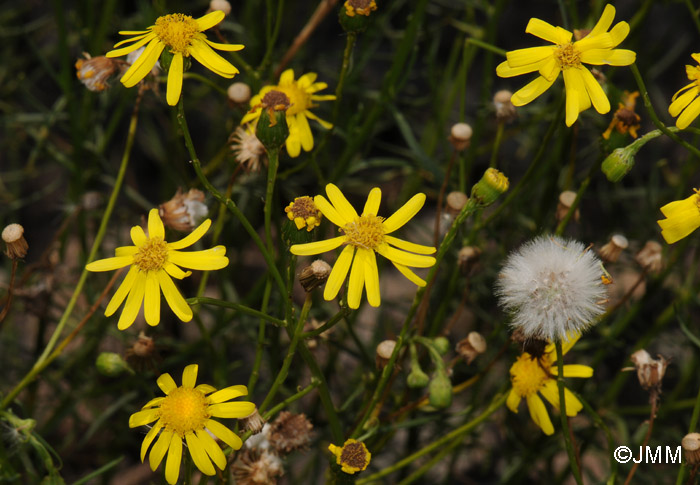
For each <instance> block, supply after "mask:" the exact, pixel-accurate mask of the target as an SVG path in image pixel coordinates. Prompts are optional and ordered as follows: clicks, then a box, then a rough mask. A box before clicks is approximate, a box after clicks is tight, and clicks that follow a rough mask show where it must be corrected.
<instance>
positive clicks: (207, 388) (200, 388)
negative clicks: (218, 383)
mask: <svg viewBox="0 0 700 485" xmlns="http://www.w3.org/2000/svg"><path fill="white" fill-rule="evenodd" d="M195 389H197V390H198V391H202V392H203V393H204V395H205V396H206V395H207V394H211V393H212V392H216V387H214V386H210V385H209V384H199V385H197V387H195Z"/></svg>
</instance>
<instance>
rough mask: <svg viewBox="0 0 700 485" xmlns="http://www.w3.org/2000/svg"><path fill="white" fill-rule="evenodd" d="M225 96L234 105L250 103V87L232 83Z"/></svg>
mask: <svg viewBox="0 0 700 485" xmlns="http://www.w3.org/2000/svg"><path fill="white" fill-rule="evenodd" d="M226 3H228V2H226ZM226 94H228V99H230V100H231V101H233V102H234V103H236V104H245V103H247V102H248V101H250V95H251V91H250V86H248V85H247V84H246V83H241V82H237V83H233V84H231V85H230V86H229V87H228V89H227V90H226Z"/></svg>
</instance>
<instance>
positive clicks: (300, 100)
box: [241, 69, 335, 158]
mask: <svg viewBox="0 0 700 485" xmlns="http://www.w3.org/2000/svg"><path fill="white" fill-rule="evenodd" d="M316 76H317V74H316V73H315V72H307V73H306V74H304V75H303V76H301V77H300V78H299V79H297V80H296V81H295V80H294V70H293V69H287V70H286V71H284V72H283V73H282V75H281V76H280V81H279V84H277V85H276V86H265V87H264V88H262V89H261V90H260V92H259V93H258V94H256V95H255V96H253V98H252V99H251V100H250V106H251V108H252V110H251V111H250V112H249V113H247V114H246V115H245V116H244V117H243V119H242V120H241V125H243V124H245V123H248V122H253V123H255V124H257V122H258V119H259V118H260V113H261V112H262V103H261V102H262V99H263V96H265V95H266V94H267V93H268V92H270V91H273V90H274V91H282V92H283V93H284V94H286V95H287V97H288V98H289V101H290V106H289V108H288V109H287V125H289V136H288V137H287V141H286V147H287V153H288V154H289V156H290V157H292V158H295V157H298V156H299V153H301V149H302V148H303V149H304V151H305V152H310V151H311V150H312V149H313V148H314V137H313V135H312V134H311V127H310V126H309V119H312V120H316V121H318V123H319V124H320V125H321V126H323V127H324V128H326V129H330V128H332V127H333V125H332V124H330V123H329V122H327V121H324V120H322V119H321V118H319V117H318V116H316V115H315V114H313V113H312V112H311V111H310V109H311V108H314V107H315V106H316V105H315V104H314V101H330V100H333V99H335V96H334V95H332V94H316V93H317V92H318V91H322V90H324V89H326V88H327V87H328V84H326V83H321V82H315V81H316Z"/></svg>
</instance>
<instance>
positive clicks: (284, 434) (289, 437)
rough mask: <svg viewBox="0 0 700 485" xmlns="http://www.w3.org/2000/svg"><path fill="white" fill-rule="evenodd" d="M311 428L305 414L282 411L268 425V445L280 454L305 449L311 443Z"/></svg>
mask: <svg viewBox="0 0 700 485" xmlns="http://www.w3.org/2000/svg"><path fill="white" fill-rule="evenodd" d="M313 429H314V426H313V424H311V421H309V419H308V418H307V417H306V415H305V414H293V413H290V412H289V411H282V412H281V413H279V415H278V416H277V418H276V419H275V420H274V421H273V422H272V423H271V425H270V435H269V440H270V445H272V447H273V448H274V449H275V450H277V452H278V453H279V454H282V455H286V454H288V453H291V452H292V451H294V450H305V449H306V448H308V446H309V443H311V431H312V430H313Z"/></svg>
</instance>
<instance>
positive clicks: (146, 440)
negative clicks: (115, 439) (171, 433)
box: [141, 421, 163, 463]
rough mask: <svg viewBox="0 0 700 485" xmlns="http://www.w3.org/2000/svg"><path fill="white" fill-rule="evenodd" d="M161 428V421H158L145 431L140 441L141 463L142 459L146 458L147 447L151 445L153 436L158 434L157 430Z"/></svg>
mask: <svg viewBox="0 0 700 485" xmlns="http://www.w3.org/2000/svg"><path fill="white" fill-rule="evenodd" d="M161 428H163V422H162V421H158V422H157V423H156V424H155V425H154V426H153V427H152V428H151V429H150V430H149V431H148V433H146V437H145V438H144V439H143V443H141V463H143V460H144V459H145V458H146V453H147V452H148V448H149V447H150V446H151V443H153V440H154V439H155V437H156V436H158V432H159V431H160V430H161Z"/></svg>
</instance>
